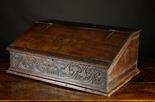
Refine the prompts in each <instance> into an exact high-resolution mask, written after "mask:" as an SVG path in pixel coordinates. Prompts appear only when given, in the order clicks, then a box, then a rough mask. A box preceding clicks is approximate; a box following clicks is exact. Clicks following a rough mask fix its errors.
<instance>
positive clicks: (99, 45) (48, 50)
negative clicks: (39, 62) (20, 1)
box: [9, 22, 131, 64]
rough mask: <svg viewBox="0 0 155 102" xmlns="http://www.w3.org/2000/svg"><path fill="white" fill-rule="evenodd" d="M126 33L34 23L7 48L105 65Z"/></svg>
mask: <svg viewBox="0 0 155 102" xmlns="http://www.w3.org/2000/svg"><path fill="white" fill-rule="evenodd" d="M130 33H131V32H128V31H120V30H117V29H111V28H108V29H107V28H106V29H102V28H97V27H96V28H94V27H88V26H75V25H74V26H72V25H70V24H69V25H67V24H61V23H60V24H59V23H46V22H38V23H35V24H33V25H32V27H31V28H30V29H28V30H27V31H26V32H25V33H24V34H22V35H21V36H20V37H18V38H17V39H16V40H15V41H14V42H13V43H12V44H11V45H10V47H9V48H11V49H18V50H24V51H29V52H34V53H41V54H46V55H52V56H59V57H64V58H71V59H75V60H81V61H87V62H90V63H95V64H108V63H110V62H112V60H113V59H114V58H115V56H116V55H117V53H118V52H119V50H120V49H121V47H122V46H123V45H124V43H125V42H126V40H127V39H128V37H129V36H130Z"/></svg>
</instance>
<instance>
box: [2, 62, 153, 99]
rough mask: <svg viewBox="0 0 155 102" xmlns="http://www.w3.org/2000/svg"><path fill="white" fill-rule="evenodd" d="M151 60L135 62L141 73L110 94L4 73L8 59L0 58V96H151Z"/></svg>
mask: <svg viewBox="0 0 155 102" xmlns="http://www.w3.org/2000/svg"><path fill="white" fill-rule="evenodd" d="M154 63H155V60H144V61H142V62H141V63H140V64H139V69H140V70H141V73H140V74H139V76H137V77H136V78H135V79H134V80H132V81H130V82H129V83H127V84H126V85H125V86H123V87H122V88H121V89H120V90H118V91H117V92H116V93H114V94H113V95H112V96H111V97H109V98H108V97H105V96H99V95H94V94H90V93H86V92H81V91H77V90H72V89H68V88H64V87H59V86H55V85H51V84H47V83H44V82H40V81H36V80H32V79H27V78H23V77H18V76H14V75H10V74H8V73H6V72H5V71H6V69H7V68H8V67H9V60H3V59H1V60H0V99H1V100H20V99H22V100H74V101H75V100H76V101H77V100H83V101H85V100H86V101H89V100H92V101H93V100H95V101H96V100H117V101H118V100H121V101H123V100H145V101H146V100H155V74H154V73H155V64H154Z"/></svg>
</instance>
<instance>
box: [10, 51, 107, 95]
mask: <svg viewBox="0 0 155 102" xmlns="http://www.w3.org/2000/svg"><path fill="white" fill-rule="evenodd" d="M97 67H101V66H94V65H91V64H85V63H82V62H75V61H71V60H64V59H59V58H55V57H48V56H42V55H38V54H32V53H25V52H20V51H19V52H18V51H17V52H16V51H10V68H9V69H8V72H10V73H12V74H17V75H20V76H24V77H29V78H33V79H37V80H41V81H45V82H49V83H53V84H56V85H61V86H65V87H69V88H74V89H78V90H82V91H87V92H91V93H96V94H101V95H104V94H105V92H106V72H105V70H104V68H97Z"/></svg>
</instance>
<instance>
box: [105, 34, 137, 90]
mask: <svg viewBox="0 0 155 102" xmlns="http://www.w3.org/2000/svg"><path fill="white" fill-rule="evenodd" d="M129 40H130V39H129ZM138 46H139V33H135V34H133V35H132V36H131V40H130V41H129V42H128V45H127V47H126V48H125V49H122V50H123V51H122V54H121V55H120V58H119V59H118V61H117V63H116V64H115V65H114V66H113V67H112V69H111V70H110V71H109V72H108V83H107V86H108V91H112V90H114V89H116V88H117V87H119V86H120V85H121V84H124V83H125V82H127V81H129V80H130V79H131V78H132V77H133V76H135V75H136V74H137V73H139V70H138V69H137V60H138Z"/></svg>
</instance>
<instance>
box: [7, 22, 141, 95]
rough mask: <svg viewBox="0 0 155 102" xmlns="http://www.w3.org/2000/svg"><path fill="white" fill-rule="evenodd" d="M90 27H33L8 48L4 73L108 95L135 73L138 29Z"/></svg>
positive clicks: (61, 24) (42, 24) (52, 24)
mask: <svg viewBox="0 0 155 102" xmlns="http://www.w3.org/2000/svg"><path fill="white" fill-rule="evenodd" d="M92 26H93V27H92ZM94 26H95V25H92V24H90V25H88V24H84V26H82V25H81V23H80V24H79V23H70V22H69V24H67V23H66V22H62V21H60V22H59V23H58V22H57V23H56V22H49V21H44V22H36V23H34V24H33V25H32V27H30V29H28V30H27V31H26V32H24V33H23V34H22V35H21V36H20V37H18V38H17V39H15V41H14V42H13V43H11V44H10V46H9V47H8V50H9V51H10V67H9V69H8V71H7V72H8V73H11V74H15V75H19V76H24V77H28V78H32V79H36V80H40V81H44V82H48V83H52V84H56V85H61V86H65V87H69V88H73V89H78V90H82V91H86V92H90V93H95V94H99V95H106V96H110V95H111V94H112V93H114V92H115V91H116V90H118V89H119V88H120V87H122V86H123V85H124V84H126V83H127V82H128V81H129V80H130V79H132V78H133V77H134V76H135V75H137V74H138V73H139V70H138V68H137V62H138V61H137V60H138V47H139V34H140V31H141V30H135V29H132V30H131V29H127V28H126V29H125V28H119V27H105V26H98V25H96V27H94ZM123 29H124V30H123Z"/></svg>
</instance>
